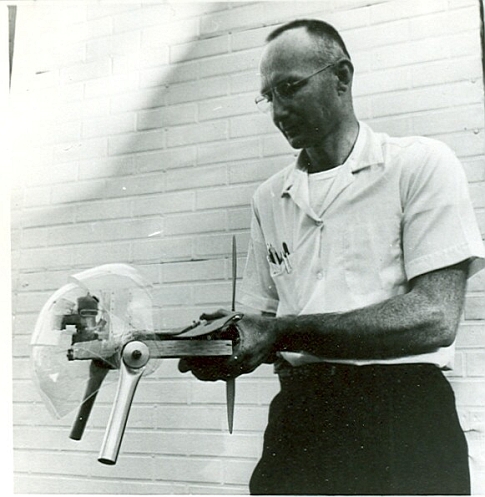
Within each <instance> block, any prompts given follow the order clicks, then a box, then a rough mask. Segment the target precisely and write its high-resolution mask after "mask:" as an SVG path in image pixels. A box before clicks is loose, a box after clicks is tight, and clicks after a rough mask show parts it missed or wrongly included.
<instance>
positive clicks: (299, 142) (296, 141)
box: [285, 135, 305, 150]
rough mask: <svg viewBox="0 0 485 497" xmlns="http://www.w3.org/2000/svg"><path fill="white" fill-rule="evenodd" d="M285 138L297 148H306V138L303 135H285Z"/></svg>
mask: <svg viewBox="0 0 485 497" xmlns="http://www.w3.org/2000/svg"><path fill="white" fill-rule="evenodd" d="M285 138H286V140H287V141H288V143H289V144H290V145H291V147H292V148H294V149H296V150H299V149H302V148H305V140H304V139H303V138H302V137H300V136H288V135H285Z"/></svg>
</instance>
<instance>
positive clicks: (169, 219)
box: [12, 3, 271, 328]
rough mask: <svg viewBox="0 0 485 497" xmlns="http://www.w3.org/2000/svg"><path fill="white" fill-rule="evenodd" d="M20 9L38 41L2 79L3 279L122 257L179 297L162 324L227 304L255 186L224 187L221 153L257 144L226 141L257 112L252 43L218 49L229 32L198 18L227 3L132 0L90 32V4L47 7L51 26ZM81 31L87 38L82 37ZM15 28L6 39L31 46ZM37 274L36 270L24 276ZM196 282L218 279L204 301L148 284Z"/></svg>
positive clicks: (26, 281)
mask: <svg viewBox="0 0 485 497" xmlns="http://www.w3.org/2000/svg"><path fill="white" fill-rule="evenodd" d="M31 8H32V9H33V10H35V13H32V12H31V13H30V19H29V20H30V23H31V24H35V26H33V27H34V29H36V30H37V31H38V32H39V38H38V39H39V40H43V37H42V36H44V37H45V36H46V34H47V41H46V42H45V43H44V46H45V48H44V50H43V51H39V52H40V53H36V60H35V61H30V67H26V68H25V72H24V74H23V75H22V74H18V77H17V80H18V87H19V90H17V92H15V89H14V90H13V96H14V99H15V97H16V102H17V104H18V109H19V111H18V112H17V114H16V115H17V116H18V118H19V119H21V121H22V122H21V125H20V126H21V127H22V133H21V134H20V137H21V138H20V140H19V145H20V146H19V147H18V152H19V155H20V160H21V161H22V162H23V163H24V164H25V166H24V168H23V178H22V180H21V184H20V185H19V187H18V188H15V189H14V192H13V209H12V210H13V220H12V234H13V237H12V238H13V245H14V247H13V263H14V264H13V265H14V277H16V279H17V280H16V281H14V286H15V287H16V288H17V289H19V288H23V289H30V290H32V289H35V290H37V291H41V290H44V291H47V290H50V289H55V287H57V286H59V284H63V283H64V282H65V277H66V276H67V275H68V274H70V273H71V272H72V271H73V270H74V271H76V270H78V269H83V268H87V267H92V266H95V265H99V264H103V263H108V262H130V263H133V264H135V265H137V266H138V267H140V268H142V269H143V271H144V273H145V274H146V276H147V277H148V279H149V280H150V282H151V283H153V284H154V285H155V286H156V292H157V294H158V295H157V296H158V297H159V298H160V299H161V300H163V299H167V300H168V302H167V304H168V306H169V307H170V305H175V306H177V305H181V304H183V305H184V306H185V308H186V316H181V315H180V309H175V310H174V312H172V311H171V310H169V311H168V312H166V313H164V317H163V319H162V322H161V323H160V326H161V327H162V328H171V327H173V326H179V325H182V324H184V323H186V322H187V319H189V321H190V320H191V319H192V318H194V317H196V316H197V315H198V312H199V308H197V307H198V306H206V305H209V306H211V305H219V304H221V303H224V302H228V300H229V298H230V292H229V291H227V292H226V290H227V289H228V285H229V282H228V281H225V284H224V280H227V276H228V273H229V262H228V260H227V259H228V256H229V255H230V252H231V246H230V240H231V234H232V233H233V232H239V233H241V237H240V240H239V244H238V245H239V248H240V252H241V249H242V250H244V251H245V250H246V246H247V234H246V232H247V228H248V226H249V211H248V204H249V201H250V196H251V194H252V191H253V188H254V184H250V185H243V184H241V186H238V185H237V184H236V185H232V186H231V185H230V178H229V176H230V174H231V173H230V165H229V166H228V163H229V164H231V163H232V164H233V165H234V162H237V161H244V160H250V159H252V160H255V159H257V157H258V156H259V150H258V149H259V147H257V146H256V145H257V143H256V140H257V139H256V138H254V139H252V140H246V141H244V140H241V139H240V138H239V139H238V140H231V139H230V129H229V126H230V124H229V119H230V117H231V115H236V116H238V115H239V116H242V117H243V118H244V117H245V116H249V118H251V114H254V113H256V110H255V109H254V106H253V89H254V91H255V88H256V85H257V74H256V73H257V63H258V57H257V54H256V53H253V52H252V51H249V52H248V53H246V54H241V55H237V54H236V55H235V56H234V57H230V54H229V33H228V32H223V31H219V26H217V25H216V24H214V25H211V20H210V14H211V13H214V12H216V11H218V10H224V9H231V8H232V7H231V5H230V4H220V3H216V4H210V3H195V4H180V6H179V4H172V5H167V4H163V5H160V4H159V5H150V4H148V5H142V6H141V7H140V6H138V7H137V6H132V7H131V9H132V10H127V11H126V12H124V11H122V12H119V13H118V14H117V15H116V16H112V19H111V20H110V21H111V22H114V26H115V27H116V28H117V29H118V30H119V31H120V34H116V35H111V36H107V37H100V33H102V31H103V29H105V28H103V26H104V22H105V21H106V25H107V19H108V16H100V17H98V16H97V14H96V11H95V9H96V7H89V6H88V7H85V8H86V10H85V11H84V12H85V14H84V15H85V16H87V19H86V20H85V21H84V23H76V24H74V25H71V26H69V25H68V26H65V25H61V19H59V20H58V23H57V24H56V25H57V26H58V27H59V29H58V30H57V31H56V30H52V27H51V26H50V29H49V28H48V27H47V26H49V25H48V24H44V25H43V22H46V21H48V20H49V16H52V15H53V12H54V11H53V9H52V8H50V10H49V8H48V7H44V10H42V8H41V6H39V5H35V6H34V7H31ZM125 9H127V7H126V6H125ZM133 9H136V10H133ZM140 9H141V10H140ZM140 12H141V13H140ZM57 15H59V16H60V15H61V14H59V13H57ZM21 16H22V12H19V17H20V21H22V18H21ZM67 17H69V16H67ZM157 17H158V18H159V19H160V21H157V20H156V19H157ZM73 18H74V17H73V16H71V22H72V19H73ZM166 19H168V21H167V20H166ZM205 19H208V20H207V21H204V20H205ZM137 20H139V21H138V22H139V23H140V27H139V29H138V30H133V31H131V30H130V29H133V28H132V26H136V21H137ZM204 22H206V23H205V24H204ZM141 23H145V25H143V26H142V25H141ZM19 24H20V26H19V31H20V29H21V27H22V24H21V23H19ZM24 26H25V23H24ZM201 26H202V31H203V33H204V34H203V35H202V36H199V34H198V32H199V30H201ZM29 27H31V26H29ZM106 29H107V28H106ZM89 30H96V32H97V36H98V37H97V38H93V39H83V37H85V36H86V33H85V32H86V31H89ZM47 31H49V32H48V33H46V32H47ZM83 31H84V33H83ZM212 32H213V33H214V34H212ZM40 35H42V36H40ZM21 37H22V33H20V32H19V33H18V34H17V38H18V42H17V43H18V45H19V47H18V50H19V51H21V50H22V48H23V49H24V50H27V49H29V48H30V49H32V45H30V46H28V44H27V43H26V42H25V40H22V39H21ZM63 37H67V38H68V39H72V38H74V39H75V40H76V43H71V44H69V43H66V44H64V43H62V40H63ZM76 37H77V38H76ZM262 38H263V35H261V40H262ZM34 39H35V37H34ZM22 42H23V46H22ZM140 43H141V45H140ZM136 44H138V45H136ZM39 45H41V46H42V45H43V42H39ZM54 46H55V51H56V56H55V57H52V52H51V49H52V48H53V47H54ZM133 46H139V47H140V49H139V50H137V51H136V50H133ZM218 56H220V57H218ZM56 62H57V66H55V63H56ZM224 64H228V68H227V69H224ZM27 65H28V64H27ZM231 65H233V66H234V68H235V69H234V71H235V72H237V71H239V73H240V76H238V78H239V81H237V80H236V78H231V74H230V71H231ZM29 71H30V74H28V72H29ZM34 73H35V74H34ZM91 74H92V77H90V75H91ZM22 76H24V80H23V81H22ZM25 76H28V78H26V77H25ZM27 79H28V81H26V80H27ZM235 81H237V82H235ZM14 84H15V76H14ZM29 85H30V86H29ZM248 89H249V90H251V93H247V92H248ZM244 92H246V93H244ZM241 93H242V96H241ZM45 97H47V98H45ZM241 109H243V110H241ZM258 119H259V116H257V115H256V116H255V122H257V120H258ZM29 121H30V123H29ZM26 123H27V124H26ZM267 129H268V130H269V129H271V128H270V124H269V123H268V126H267ZM34 135H35V136H34ZM32 136H34V139H35V140H37V144H38V146H37V147H30V145H29V144H30V143H31V140H30V138H31V137H32ZM26 144H27V146H26ZM242 167H244V164H243V166H242ZM258 179H259V178H255V179H253V180H252V181H253V182H255V181H258ZM227 207H230V208H231V211H230V212H228V211H227ZM240 266H241V265H240ZM38 272H44V273H49V277H48V278H47V281H45V280H44V281H43V282H42V283H38V284H37V287H36V286H35V283H36V282H35V281H34V280H33V276H32V273H38ZM200 281H218V282H219V284H217V285H213V286H212V287H211V290H210V292H209V293H208V294H207V295H208V296H209V294H210V298H208V299H206V300H204V299H203V298H201V297H200V295H199V294H196V293H194V291H193V290H191V289H189V288H184V289H183V290H182V289H180V290H179V292H178V293H177V294H175V295H174V293H173V291H171V290H168V291H167V290H165V288H162V287H160V286H159V285H160V283H166V284H168V285H170V284H172V285H173V284H182V283H187V284H188V283H189V282H200ZM41 285H44V287H41ZM170 302H172V304H171V303H170ZM25 310H28V311H31V310H33V309H25ZM18 311H20V312H22V308H20V309H18Z"/></svg>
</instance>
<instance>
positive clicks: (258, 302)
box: [238, 199, 279, 314]
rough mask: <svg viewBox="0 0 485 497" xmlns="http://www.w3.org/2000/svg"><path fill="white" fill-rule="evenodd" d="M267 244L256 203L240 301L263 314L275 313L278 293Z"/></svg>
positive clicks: (253, 207) (253, 203)
mask: <svg viewBox="0 0 485 497" xmlns="http://www.w3.org/2000/svg"><path fill="white" fill-rule="evenodd" d="M266 252H267V249H266V243H265V240H264V234H263V230H262V229H261V223H260V219H259V215H258V211H257V208H256V206H255V201H254V199H253V202H252V216H251V237H250V240H249V248H248V257H247V259H246V266H245V269H244V274H243V280H242V285H241V288H240V290H239V297H238V301H239V302H240V303H241V304H243V305H246V306H248V307H251V308H253V309H256V310H259V311H261V312H270V313H275V314H276V311H277V308H278V302H279V300H278V292H277V291H276V287H275V285H274V282H273V279H272V278H271V275H270V272H269V264H268V261H267V259H266Z"/></svg>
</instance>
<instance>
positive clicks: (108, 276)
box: [31, 264, 159, 418]
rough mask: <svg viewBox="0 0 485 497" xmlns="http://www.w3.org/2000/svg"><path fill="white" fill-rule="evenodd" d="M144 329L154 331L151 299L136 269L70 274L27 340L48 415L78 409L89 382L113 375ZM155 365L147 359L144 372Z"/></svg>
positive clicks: (108, 267)
mask: <svg viewBox="0 0 485 497" xmlns="http://www.w3.org/2000/svg"><path fill="white" fill-rule="evenodd" d="M145 333H147V334H151V333H153V317H152V298H151V295H150V292H149V285H148V284H147V282H146V281H145V280H144V279H143V278H142V276H141V275H140V274H139V272H138V271H137V270H136V269H135V268H133V267H131V266H128V265H126V264H106V265H103V266H98V267H96V268H92V269H88V270H86V271H83V272H81V273H78V274H75V275H73V276H72V277H70V281H69V282H68V283H67V284H66V285H64V286H63V287H62V288H60V289H59V290H57V291H56V292H55V293H54V294H53V295H52V296H51V297H50V298H49V300H48V301H47V302H46V304H45V305H44V307H43V308H42V311H41V313H40V314H39V317H38V319H37V322H36V326H35V329H34V333H33V335H32V339H31V362H32V368H33V375H34V379H35V382H36V384H37V387H38V389H39V391H40V394H41V396H42V398H43V400H44V402H45V404H46V405H47V407H48V409H49V411H50V412H51V414H53V415H54V416H55V417H58V418H60V417H63V416H65V415H66V414H68V413H69V412H71V411H72V410H74V409H76V408H78V407H79V405H80V404H81V402H83V396H84V395H85V392H86V391H87V390H86V388H87V386H88V383H89V384H90V385H91V387H92V385H93V384H97V383H99V386H101V383H102V381H103V380H104V378H106V381H107V382H108V383H109V382H110V381H112V380H117V377H118V375H117V374H115V373H116V371H117V370H118V369H119V366H120V354H121V350H122V348H123V346H124V344H125V343H126V342H128V341H130V340H131V339H132V338H133V337H135V336H139V335H140V334H145ZM158 364H159V361H156V360H150V362H149V365H148V367H147V368H146V370H145V373H144V374H149V373H151V372H153V371H154V370H155V369H156V367H157V366H158ZM106 370H108V373H109V374H107V373H106ZM93 375H94V377H93ZM96 376H97V377H98V378H99V381H98V382H97V383H96ZM98 389H99V387H96V388H95V389H94V390H93V389H92V388H91V393H90V395H95V394H96V393H97V390H98ZM88 391H89V389H88ZM84 400H86V399H85V398H84Z"/></svg>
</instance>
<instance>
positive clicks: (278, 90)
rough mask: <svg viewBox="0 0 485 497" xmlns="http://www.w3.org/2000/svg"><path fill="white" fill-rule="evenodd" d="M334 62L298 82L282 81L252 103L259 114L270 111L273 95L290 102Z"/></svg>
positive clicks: (333, 63)
mask: <svg viewBox="0 0 485 497" xmlns="http://www.w3.org/2000/svg"><path fill="white" fill-rule="evenodd" d="M335 64H336V62H332V63H331V64H327V65H326V66H324V67H322V68H321V69H319V70H318V71H315V72H314V73H313V74H310V76H307V77H306V78H303V79H300V80H298V81H294V82H293V83H289V82H288V81H283V82H281V83H279V84H277V85H275V86H273V87H272V88H270V89H269V90H268V91H267V92H265V93H263V94H261V95H259V96H258V97H256V98H255V100H254V102H255V103H256V105H257V107H258V109H259V110H260V111H261V112H268V110H270V109H271V106H272V105H273V98H274V95H276V96H277V97H278V98H279V99H280V100H286V101H288V100H290V99H292V98H293V97H294V96H295V93H296V92H297V91H298V90H299V89H300V88H301V87H302V86H304V85H305V83H306V82H307V81H308V80H309V79H310V78H312V77H313V76H316V75H317V74H319V73H321V72H322V71H325V69H328V68H329V67H332V66H333V65H335Z"/></svg>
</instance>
